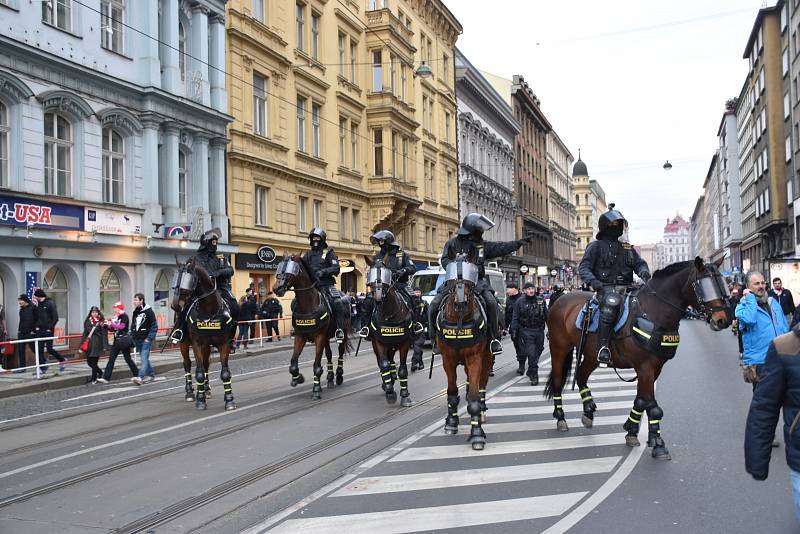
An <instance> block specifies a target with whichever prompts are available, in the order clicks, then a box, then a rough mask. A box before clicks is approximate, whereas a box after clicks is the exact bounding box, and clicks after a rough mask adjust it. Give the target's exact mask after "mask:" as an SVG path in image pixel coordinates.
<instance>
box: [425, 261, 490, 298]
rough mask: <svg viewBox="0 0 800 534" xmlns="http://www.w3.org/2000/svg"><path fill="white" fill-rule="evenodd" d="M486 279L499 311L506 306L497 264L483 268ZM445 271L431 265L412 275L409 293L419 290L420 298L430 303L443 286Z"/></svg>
mask: <svg viewBox="0 0 800 534" xmlns="http://www.w3.org/2000/svg"><path fill="white" fill-rule="evenodd" d="M485 270H486V278H487V279H488V280H489V284H490V285H491V286H492V289H494V292H495V294H496V295H497V298H498V299H499V300H500V309H501V310H502V309H503V306H505V304H506V282H505V279H504V277H503V272H502V271H501V270H499V269H498V268H497V263H495V262H489V263H488V264H487V266H486V268H485ZM444 275H445V271H444V269H442V267H440V266H439V265H431V266H429V267H428V268H427V269H423V270H420V271H417V272H416V273H414V275H413V276H412V277H411V283H410V286H411V291H412V292H413V291H414V290H415V289H420V290H421V291H422V298H423V299H425V302H427V303H428V304H430V303H431V301H432V300H433V297H435V296H436V291H438V290H439V287H440V286H441V285H442V284H444Z"/></svg>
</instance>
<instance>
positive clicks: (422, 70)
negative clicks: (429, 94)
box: [414, 61, 433, 78]
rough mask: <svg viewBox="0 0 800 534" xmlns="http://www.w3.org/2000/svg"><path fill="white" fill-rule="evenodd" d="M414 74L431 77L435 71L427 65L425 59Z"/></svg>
mask: <svg viewBox="0 0 800 534" xmlns="http://www.w3.org/2000/svg"><path fill="white" fill-rule="evenodd" d="M414 74H416V75H417V76H419V77H420V78H430V77H431V76H433V71H432V70H431V68H430V67H429V66H427V65H426V64H425V62H424V61H423V62H422V65H420V66H419V67H417V70H416V71H415V72H414Z"/></svg>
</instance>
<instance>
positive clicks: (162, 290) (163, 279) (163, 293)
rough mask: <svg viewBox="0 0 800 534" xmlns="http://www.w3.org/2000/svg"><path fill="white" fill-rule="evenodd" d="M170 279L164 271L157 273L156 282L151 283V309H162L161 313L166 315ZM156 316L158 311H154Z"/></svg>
mask: <svg viewBox="0 0 800 534" xmlns="http://www.w3.org/2000/svg"><path fill="white" fill-rule="evenodd" d="M170 279H171V277H170V276H169V275H168V274H167V270H166V269H162V270H160V271H158V274H157V275H156V280H155V282H154V283H153V308H162V310H163V313H164V314H166V313H167V301H168V300H169V286H170ZM156 315H159V310H158V309H156Z"/></svg>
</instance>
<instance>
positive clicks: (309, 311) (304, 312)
mask: <svg viewBox="0 0 800 534" xmlns="http://www.w3.org/2000/svg"><path fill="white" fill-rule="evenodd" d="M310 272H311V270H310V269H309V267H308V265H306V262H305V261H304V260H303V258H302V257H301V256H289V255H288V254H286V253H284V254H283V260H282V261H281V263H280V264H279V265H278V271H277V274H276V276H275V278H276V279H277V282H278V283H277V284H276V285H274V286H273V287H272V291H274V292H275V294H276V295H278V296H279V297H282V296H283V295H285V294H286V292H287V291H290V290H293V291H294V292H295V305H294V307H293V308H292V326H293V327H294V350H293V351H292V360H291V362H290V363H289V373H290V374H291V375H292V382H291V384H292V387H295V386H296V385H297V384H302V383H303V382H305V377H303V375H302V374H301V373H300V366H299V365H298V363H297V361H298V359H299V358H300V353H301V352H303V347H305V346H306V343H313V344H314V348H315V349H316V353H315V356H314V387H313V388H312V390H311V398H313V399H315V400H319V399H321V398H322V386H321V385H320V377H321V376H322V353H323V352H325V354H326V356H327V358H328V377H327V378H328V387H329V388H331V387H333V380H334V373H333V360H332V353H331V348H330V339H331V338H332V337H334V332H335V331H336V321H335V319H334V317H333V315H332V314H333V310H331V309H329V306H327V305H326V304H325V301H324V299H323V298H322V294H321V293H320V292H319V289H317V283H316V282H314V281H313V279H312V278H311V274H310ZM347 301H348V303H349V299H347ZM348 309H349V304H348ZM349 345H350V317H349V315H348V317H347V320H346V322H345V328H344V341H343V342H342V343H341V344H340V345H339V360H338V366H337V368H336V375H335V376H336V384H337V385H340V384H342V382H344V353H345V352H346V351H347V350H349V348H350V347H349Z"/></svg>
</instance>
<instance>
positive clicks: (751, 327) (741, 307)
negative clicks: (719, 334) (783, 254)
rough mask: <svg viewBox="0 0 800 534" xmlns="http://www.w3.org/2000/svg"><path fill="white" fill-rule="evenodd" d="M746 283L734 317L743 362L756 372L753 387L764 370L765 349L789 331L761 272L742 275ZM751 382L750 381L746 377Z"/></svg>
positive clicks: (778, 305)
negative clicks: (737, 323)
mask: <svg viewBox="0 0 800 534" xmlns="http://www.w3.org/2000/svg"><path fill="white" fill-rule="evenodd" d="M745 285H746V286H747V287H746V288H745V290H744V291H743V293H742V295H743V296H742V299H741V300H740V301H739V304H738V305H737V306H736V318H737V319H738V320H739V329H740V330H741V332H742V343H743V345H744V357H743V363H744V365H745V366H751V369H752V370H753V371H755V375H754V376H753V377H752V382H753V390H755V385H756V382H758V377H760V376H762V374H763V372H764V360H765V359H766V357H767V349H769V344H770V343H771V342H772V340H773V339H775V338H776V337H778V336H780V335H781V334H785V333H786V332H788V331H789V325H788V324H786V317H785V316H784V315H783V310H782V309H781V305H780V304H779V303H778V302H777V301H776V300H775V299H773V298H772V297H770V296H769V294H768V293H767V286H766V283H765V281H764V275H762V274H761V273H758V272H755V271H751V272H749V273H747V275H746V276H745ZM748 381H750V380H748Z"/></svg>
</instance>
